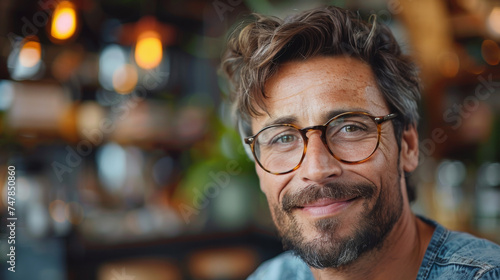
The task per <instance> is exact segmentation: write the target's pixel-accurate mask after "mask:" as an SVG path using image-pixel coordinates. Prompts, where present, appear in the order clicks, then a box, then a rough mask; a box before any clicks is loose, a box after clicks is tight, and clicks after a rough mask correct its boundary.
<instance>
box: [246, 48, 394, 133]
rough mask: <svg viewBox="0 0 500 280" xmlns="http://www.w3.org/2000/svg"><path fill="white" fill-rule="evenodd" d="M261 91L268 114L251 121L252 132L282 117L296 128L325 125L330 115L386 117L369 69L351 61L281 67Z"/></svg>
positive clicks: (321, 60) (326, 59) (318, 60)
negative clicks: (351, 112)
mask: <svg viewBox="0 0 500 280" xmlns="http://www.w3.org/2000/svg"><path fill="white" fill-rule="evenodd" d="M265 91H266V95H267V96H268V98H266V99H265V100H264V104H265V106H266V109H267V111H268V113H269V114H263V115H262V116H259V117H257V118H256V119H254V121H253V122H252V128H254V131H255V128H257V129H259V128H262V127H263V126H262V125H263V123H267V122H269V121H272V120H273V119H276V118H283V117H284V116H287V117H288V116H290V117H292V118H294V119H296V121H295V122H296V124H298V125H314V124H318V122H323V121H326V120H325V119H324V118H325V117H326V116H328V115H329V114H330V113H331V112H332V111H349V110H356V111H357V110H361V111H366V112H368V113H371V114H374V115H382V114H386V113H388V109H387V104H386V102H385V100H384V98H383V96H382V94H381V93H380V91H379V90H378V87H377V83H376V81H375V78H374V75H373V72H372V70H371V68H370V66H369V65H367V64H366V63H364V62H362V61H360V60H358V59H355V58H347V57H315V58H311V59H307V60H304V61H292V62H288V63H285V64H283V65H282V66H281V67H280V68H279V70H278V72H277V73H276V74H275V75H274V76H272V77H271V78H270V79H269V80H268V81H267V82H266V84H265ZM256 126H257V127H256Z"/></svg>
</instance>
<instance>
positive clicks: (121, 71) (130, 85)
mask: <svg viewBox="0 0 500 280" xmlns="http://www.w3.org/2000/svg"><path fill="white" fill-rule="evenodd" d="M137 80H138V77H137V70H136V69H135V67H134V66H133V65H130V64H123V65H122V66H120V67H118V68H117V69H116V70H115V72H114V73H113V88H114V89H115V91H116V92H118V93H121V94H127V93H130V92H132V90H134V88H135V86H136V85H137Z"/></svg>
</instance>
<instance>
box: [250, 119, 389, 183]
mask: <svg viewBox="0 0 500 280" xmlns="http://www.w3.org/2000/svg"><path fill="white" fill-rule="evenodd" d="M396 116H397V114H388V115H386V116H380V117H374V116H372V115H370V114H368V113H365V112H346V113H342V114H340V115H337V116H335V117H333V118H331V119H330V120H329V121H327V122H326V123H325V124H324V125H316V126H309V127H305V128H299V127H297V126H295V125H293V124H275V125H270V126H267V127H264V128H263V129H261V130H260V131H259V132H257V134H255V135H253V136H250V137H246V138H245V143H246V144H248V145H250V148H251V149H252V153H253V156H254V158H255V159H256V161H257V163H258V164H259V165H260V167H262V169H264V170H265V171H267V172H269V173H271V174H275V175H281V174H287V173H290V172H292V171H294V170H297V169H298V168H299V167H300V165H301V164H302V161H303V160H304V157H305V156H306V150H307V141H308V138H307V135H306V134H307V133H308V132H309V131H312V130H319V131H321V140H322V141H323V144H324V145H325V146H326V147H327V150H328V151H329V152H330V154H331V155H332V156H333V157H334V158H335V159H337V160H338V161H341V162H343V163H348V164H355V163H362V162H365V161H367V160H368V159H369V158H370V157H371V156H372V155H373V154H374V153H375V151H376V150H377V148H378V146H379V143H380V131H381V127H382V123H383V122H385V121H388V120H391V119H394V118H395V117H396Z"/></svg>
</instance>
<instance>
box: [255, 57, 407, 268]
mask: <svg viewBox="0 0 500 280" xmlns="http://www.w3.org/2000/svg"><path fill="white" fill-rule="evenodd" d="M265 89H266V94H267V95H268V96H269V98H268V99H266V100H265V105H266V108H267V110H268V112H269V114H264V115H263V116H260V117H257V118H256V119H254V120H253V122H252V130H253V132H254V133H255V132H257V131H259V130H260V129H262V128H263V127H265V126H266V125H267V124H269V123H270V122H273V121H274V120H276V119H278V118H286V119H288V120H289V122H292V123H293V124H295V125H297V126H299V127H306V126H313V125H318V124H324V123H325V122H326V121H328V119H329V118H331V117H332V114H333V112H338V111H364V112H367V113H369V114H371V115H373V116H385V115H387V114H389V113H393V112H390V111H389V109H388V106H387V103H386V102H385V100H384V98H383V96H382V94H381V93H380V92H379V90H378V88H377V85H376V82H375V79H374V76H373V73H372V71H371V69H370V67H369V66H368V65H366V64H364V63H363V62H361V61H359V60H357V59H352V58H351V59H349V58H344V57H316V58H311V59H308V60H305V61H299V62H289V63H286V64H284V65H282V66H281V67H280V69H279V71H278V72H277V73H276V75H274V76H273V77H272V78H271V79H270V80H269V81H268V82H267V83H266V88H265ZM320 135H321V132H320V131H316V130H315V131H310V132H308V134H307V136H308V138H309V141H308V145H307V153H306V157H305V159H304V161H303V162H302V165H301V166H300V168H299V169H297V170H295V171H293V172H291V173H289V174H285V175H273V174H270V173H267V172H266V171H264V170H263V169H262V168H260V167H259V165H257V164H256V169H257V174H258V176H259V178H260V184H261V189H262V191H263V192H264V193H265V194H266V196H267V199H268V203H269V206H270V209H271V213H272V216H273V220H274V222H275V224H276V226H277V228H278V232H279V234H280V236H281V237H282V240H283V243H284V245H285V247H287V248H288V249H292V250H294V251H295V252H296V253H297V254H299V255H300V256H301V257H302V258H303V259H304V261H306V262H307V263H308V264H309V265H310V266H312V267H316V268H325V267H343V266H345V265H347V264H349V263H352V261H354V260H355V259H357V258H358V257H359V256H360V255H361V254H363V253H364V252H368V251H371V250H373V249H376V248H378V247H379V246H380V245H381V244H382V241H383V240H384V238H385V236H386V235H387V233H388V232H389V231H390V230H391V229H392V227H393V226H394V224H395V223H396V222H397V220H398V219H399V217H400V216H401V213H402V211H403V197H402V192H401V176H400V174H401V172H402V171H400V170H401V168H400V166H399V161H398V157H399V155H398V146H397V143H396V139H395V136H394V131H393V126H392V124H391V121H387V122H384V123H383V124H382V130H381V137H380V145H379V147H378V149H377V150H376V152H375V153H374V154H373V156H372V157H371V158H370V159H369V160H368V161H366V162H363V163H360V164H344V163H340V162H339V161H337V160H336V159H335V158H334V157H332V156H331V155H330V154H329V152H328V150H327V148H326V147H325V146H324V144H323V142H322V141H321V139H320Z"/></svg>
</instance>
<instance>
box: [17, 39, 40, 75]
mask: <svg viewBox="0 0 500 280" xmlns="http://www.w3.org/2000/svg"><path fill="white" fill-rule="evenodd" d="M41 57H42V47H41V46H40V43H39V42H37V41H27V42H26V43H24V45H23V47H22V48H21V51H20V52H19V63H21V65H22V66H24V67H28V68H31V67H33V66H35V65H37V64H38V62H40V59H41Z"/></svg>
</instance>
